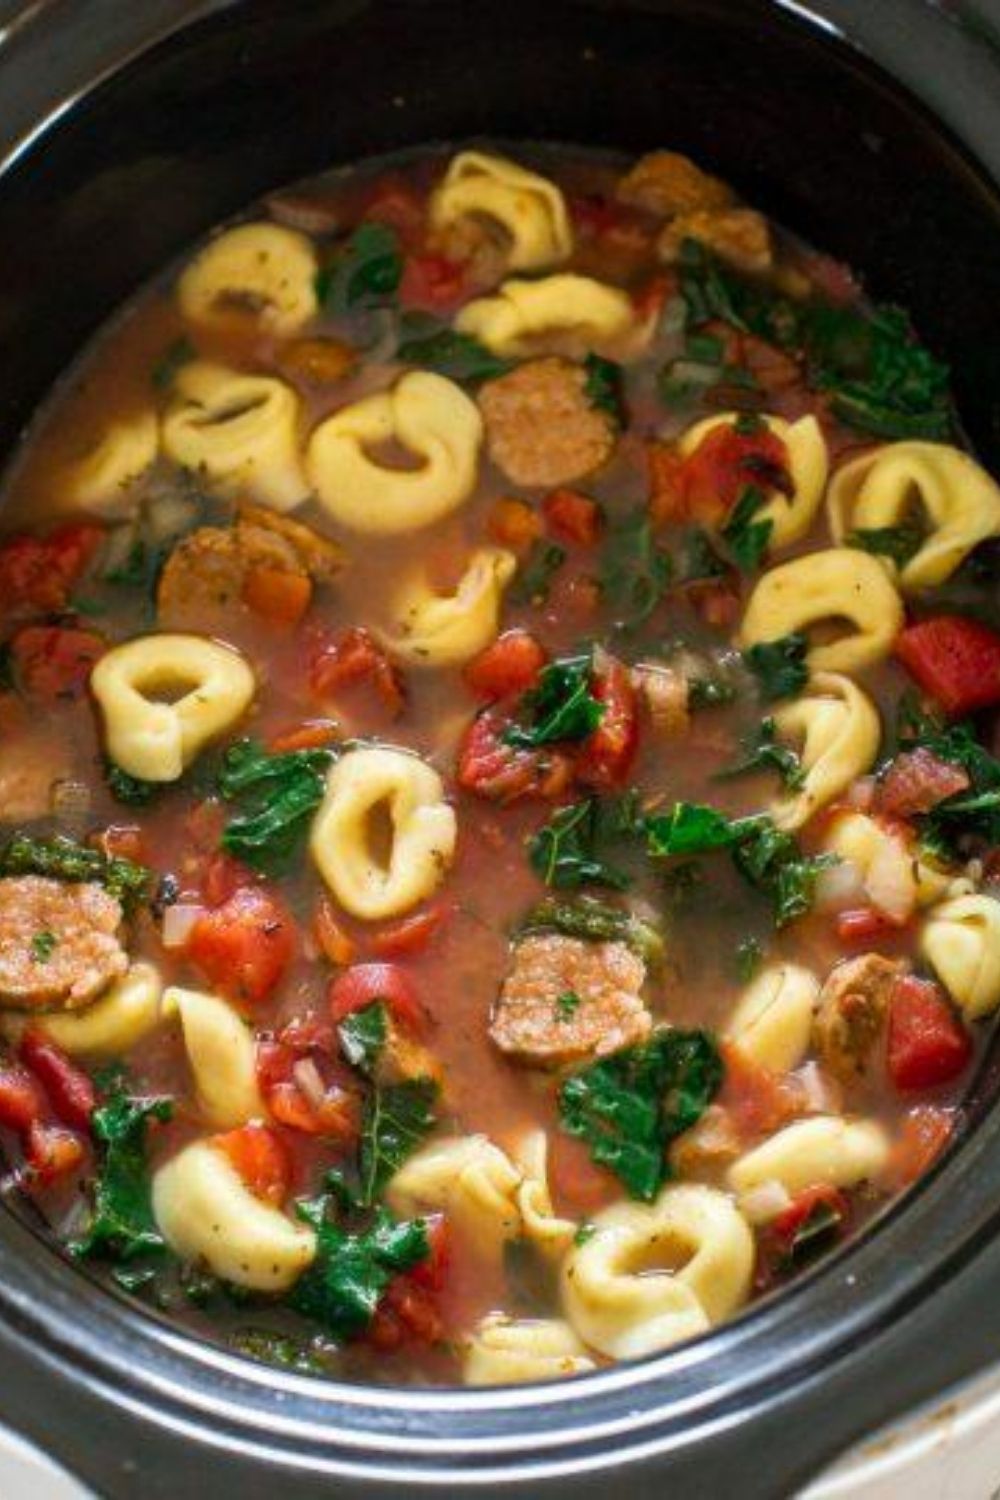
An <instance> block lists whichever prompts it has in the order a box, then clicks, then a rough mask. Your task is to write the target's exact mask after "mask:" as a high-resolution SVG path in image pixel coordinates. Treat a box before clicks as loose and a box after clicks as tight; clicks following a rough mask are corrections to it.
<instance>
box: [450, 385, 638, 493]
mask: <svg viewBox="0 0 1000 1500" xmlns="http://www.w3.org/2000/svg"><path fill="white" fill-rule="evenodd" d="M586 386H587V374H586V371H585V370H584V369H583V367H582V366H581V365H575V364H573V363H572V361H570V360H568V359H559V358H556V357H552V358H547V359H531V360H528V361H526V363H524V364H522V365H519V366H518V368H517V369H516V370H512V371H511V372H510V374H509V375H501V376H500V377H499V378H498V379H497V380H491V381H489V382H488V383H487V384H486V385H484V386H483V388H482V390H481V391H480V393H479V409H480V411H481V412H482V414H483V421H484V422H485V424H486V441H487V444H488V447H489V453H490V457H491V458H492V460H493V462H494V463H495V464H496V465H497V466H498V467H499V468H500V469H502V470H503V472H504V473H505V474H506V476H507V478H508V479H511V480H513V482H514V483H515V484H521V485H527V486H544V487H545V488H554V487H555V486H556V485H560V484H572V483H573V482H574V481H575V480H577V479H583V478H584V477H585V476H586V475H587V474H591V473H593V471H594V470H595V469H599V468H600V467H601V465H602V464H605V463H607V461H608V459H609V458H610V457H611V455H612V453H613V452H614V448H615V443H616V441H617V438H618V430H617V426H616V424H615V422H614V419H613V418H612V417H611V416H610V414H609V413H608V412H605V411H601V410H600V409H599V408H598V407H595V406H593V405H592V404H591V401H590V398H589V397H588V395H587V390H586Z"/></svg>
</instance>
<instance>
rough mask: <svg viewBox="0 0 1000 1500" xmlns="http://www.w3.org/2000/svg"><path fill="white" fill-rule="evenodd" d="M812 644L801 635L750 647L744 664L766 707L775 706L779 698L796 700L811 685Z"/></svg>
mask: <svg viewBox="0 0 1000 1500" xmlns="http://www.w3.org/2000/svg"><path fill="white" fill-rule="evenodd" d="M808 650H809V641H808V639H807V637H806V636H804V635H803V634H802V633H801V631H798V630H795V631H792V633H791V634H790V635H782V636H779V637H778V638H777V639H776V640H773V641H761V642H759V644H758V645H756V646H748V647H747V649H746V651H744V653H743V660H744V661H745V662H746V664H747V666H748V667H749V668H750V670H751V672H752V673H753V674H754V676H755V677H756V679H757V685H758V689H759V692H760V696H761V698H762V699H763V701H764V702H765V703H776V702H777V701H778V699H779V698H794V697H795V694H796V693H798V692H799V691H800V690H801V689H802V688H804V687H805V685H806V683H807V682H808V681H809V668H808V666H807V665H806V653H807V652H808Z"/></svg>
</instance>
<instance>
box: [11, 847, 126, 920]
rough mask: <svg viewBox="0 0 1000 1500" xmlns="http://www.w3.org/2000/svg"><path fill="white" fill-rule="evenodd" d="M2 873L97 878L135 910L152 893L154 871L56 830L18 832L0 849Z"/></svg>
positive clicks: (86, 879)
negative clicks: (44, 835)
mask: <svg viewBox="0 0 1000 1500" xmlns="http://www.w3.org/2000/svg"><path fill="white" fill-rule="evenodd" d="M0 875H42V876H45V877H46V878H48V879H49V880H66V881H70V882H82V881H95V882H96V883H97V884H98V885H103V886H104V888H105V890H106V891H107V892H108V894H109V895H111V896H114V897H115V898H116V899H117V900H118V901H120V902H121V903H122V905H123V906H124V908H125V910H126V911H133V910H134V909H135V908H136V906H137V905H139V903H140V902H142V901H144V900H146V899H147V898H148V896H149V893H150V881H151V872H150V871H149V870H147V869H146V867H145V865H137V864H135V863H134V862H133V861H132V860H130V859H119V858H117V857H116V856H112V855H108V854H102V853H101V851H100V850H99V849H91V848H90V846H89V845H88V844H79V843H77V841H76V840H75V839H71V838H66V837H65V836H63V835H62V834H55V835H53V837H52V838H47V839H41V838H32V837H31V836H30V835H29V834H26V833H16V834H14V836H13V838H10V839H8V840H7V843H6V844H5V845H4V846H3V848H2V849H0Z"/></svg>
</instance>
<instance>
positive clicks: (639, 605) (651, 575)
mask: <svg viewBox="0 0 1000 1500" xmlns="http://www.w3.org/2000/svg"><path fill="white" fill-rule="evenodd" d="M671 571H672V568H671V562H670V557H669V555H668V554H667V553H666V552H664V551H663V550H662V549H661V548H659V547H657V545H656V542H655V540H654V538H653V528H652V524H651V522H650V519H649V516H648V514H647V512H646V511H645V510H644V509H639V510H635V511H632V512H631V513H630V514H629V515H626V516H623V517H622V518H620V519H615V520H612V522H611V524H610V525H609V527H608V530H607V533H606V535H605V541H604V546H603V548H602V552H601V571H600V582H601V592H602V594H603V597H604V599H605V601H606V602H607V603H608V604H610V605H611V607H612V608H613V609H614V610H615V611H616V621H615V624H616V626H617V628H618V629H619V630H633V629H635V627H636V626H637V625H641V624H642V623H643V621H644V620H648V619H649V616H650V615H651V614H652V613H653V610H654V609H655V608H656V606H657V605H658V604H659V602H660V600H661V599H662V598H663V595H664V594H665V592H666V590H667V588H668V587H669V584H670V575H671Z"/></svg>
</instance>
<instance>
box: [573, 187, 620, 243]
mask: <svg viewBox="0 0 1000 1500" xmlns="http://www.w3.org/2000/svg"><path fill="white" fill-rule="evenodd" d="M569 211H570V215H571V217H572V219H573V223H574V224H575V225H576V227H577V228H578V229H579V230H580V231H581V233H583V234H585V235H594V236H595V237H597V236H600V235H603V234H607V232H608V230H609V229H615V228H617V227H618V226H619V225H620V224H624V223H627V222H629V221H631V220H632V219H634V218H635V210H634V209H632V208H630V207H629V206H628V205H627V204H624V203H616V202H615V200H614V198H605V197H604V196H603V195H602V194H600V193H587V194H582V193H580V194H576V195H575V196H574V197H572V198H570V200H569Z"/></svg>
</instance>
